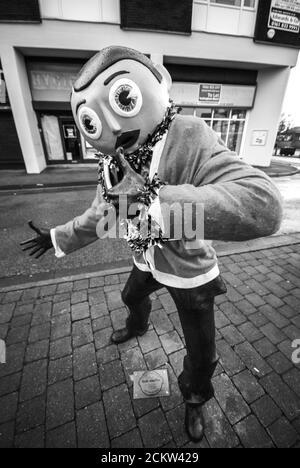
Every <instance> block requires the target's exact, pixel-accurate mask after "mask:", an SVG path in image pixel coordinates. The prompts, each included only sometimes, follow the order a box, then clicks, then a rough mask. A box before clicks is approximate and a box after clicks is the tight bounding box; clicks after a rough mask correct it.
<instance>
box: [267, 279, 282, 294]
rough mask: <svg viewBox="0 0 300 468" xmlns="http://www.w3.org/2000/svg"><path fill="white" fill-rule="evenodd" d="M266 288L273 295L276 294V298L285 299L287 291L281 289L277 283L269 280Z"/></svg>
mask: <svg viewBox="0 0 300 468" xmlns="http://www.w3.org/2000/svg"><path fill="white" fill-rule="evenodd" d="M264 286H265V287H266V288H267V289H268V290H269V291H270V292H271V293H273V294H275V296H276V297H279V298H281V297H285V296H286V291H285V289H283V288H281V287H280V286H279V284H278V283H275V281H272V280H268V281H265V283H264Z"/></svg>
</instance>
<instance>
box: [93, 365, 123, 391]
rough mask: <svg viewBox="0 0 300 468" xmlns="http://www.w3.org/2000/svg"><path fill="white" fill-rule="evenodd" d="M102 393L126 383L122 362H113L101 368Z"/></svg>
mask: <svg viewBox="0 0 300 468" xmlns="http://www.w3.org/2000/svg"><path fill="white" fill-rule="evenodd" d="M99 372H100V384H101V389H102V391H105V390H108V389H109V388H112V387H116V386H117V385H120V384H121V383H123V382H124V381H125V376H124V372H123V368H122V364H121V361H119V360H118V361H113V362H109V363H107V364H101V365H100V366H99Z"/></svg>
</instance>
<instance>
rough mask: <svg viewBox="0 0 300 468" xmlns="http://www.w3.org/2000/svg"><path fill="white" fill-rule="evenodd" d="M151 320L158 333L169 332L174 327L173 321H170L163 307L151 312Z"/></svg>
mask: <svg viewBox="0 0 300 468" xmlns="http://www.w3.org/2000/svg"><path fill="white" fill-rule="evenodd" d="M151 322H152V323H153V326H154V328H155V331H156V333H157V334H158V335H163V334H164V333H168V332H171V331H172V330H173V329H174V325H173V323H172V322H171V321H170V319H169V317H168V315H167V313H166V312H165V310H164V309H159V310H155V311H153V312H152V314H151Z"/></svg>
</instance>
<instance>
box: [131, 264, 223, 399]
mask: <svg viewBox="0 0 300 468" xmlns="http://www.w3.org/2000/svg"><path fill="white" fill-rule="evenodd" d="M163 287H166V286H164V285H163V284H161V283H159V282H158V281H157V280H156V279H154V278H153V276H152V274H151V273H148V272H143V271H140V270H139V269H138V268H137V267H136V266H135V265H134V267H133V270H132V272H131V274H130V276H129V278H128V281H127V283H126V285H125V287H124V290H123V292H122V300H123V302H124V303H125V305H126V306H127V307H128V309H129V316H128V318H127V321H126V326H127V328H129V329H131V330H133V331H136V332H139V331H143V330H145V328H146V327H147V325H148V321H149V316H150V313H151V300H150V297H149V296H150V295H151V294H152V293H153V292H155V291H157V290H159V289H161V288H163ZM166 288H167V290H168V291H169V293H170V295H171V297H172V298H173V300H174V302H175V305H176V307H177V310H178V314H179V319H180V323H181V326H182V330H183V335H184V339H185V343H186V352H187V354H186V356H185V358H184V363H183V371H182V373H181V374H180V376H179V378H178V384H179V388H180V390H181V393H182V395H183V397H184V399H185V400H186V401H187V402H193V403H196V404H199V405H203V404H204V403H205V402H207V401H208V400H210V399H211V398H212V397H213V396H214V390H213V386H212V383H211V380H212V377H213V374H214V371H215V368H216V366H217V363H218V356H217V352H216V343H215V316H214V298H215V296H217V295H220V294H224V293H226V291H227V289H226V285H225V283H224V281H223V279H222V278H221V276H218V277H217V278H216V279H215V280H213V281H211V282H210V283H207V284H206V285H204V286H200V287H197V288H191V289H180V288H173V287H166Z"/></svg>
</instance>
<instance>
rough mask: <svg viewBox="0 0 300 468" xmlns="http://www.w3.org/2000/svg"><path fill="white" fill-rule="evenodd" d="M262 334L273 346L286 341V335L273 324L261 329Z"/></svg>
mask: <svg viewBox="0 0 300 468" xmlns="http://www.w3.org/2000/svg"><path fill="white" fill-rule="evenodd" d="M261 331H262V332H263V334H264V335H265V336H266V337H267V338H268V339H269V340H270V341H271V342H272V343H273V344H275V345H278V344H279V343H281V342H282V341H284V340H285V339H286V335H285V334H284V333H283V332H282V331H281V330H280V329H279V328H277V327H275V325H273V323H268V324H267V325H264V326H263V327H261Z"/></svg>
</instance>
